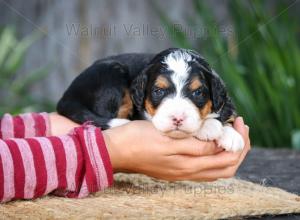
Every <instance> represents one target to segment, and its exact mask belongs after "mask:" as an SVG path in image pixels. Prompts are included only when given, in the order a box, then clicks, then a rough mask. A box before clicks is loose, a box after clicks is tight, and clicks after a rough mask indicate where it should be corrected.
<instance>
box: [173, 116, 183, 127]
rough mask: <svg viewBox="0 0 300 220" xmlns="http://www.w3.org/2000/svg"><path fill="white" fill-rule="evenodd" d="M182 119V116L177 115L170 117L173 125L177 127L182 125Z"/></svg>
mask: <svg viewBox="0 0 300 220" xmlns="http://www.w3.org/2000/svg"><path fill="white" fill-rule="evenodd" d="M183 120H184V117H178V116H173V117H172V121H173V125H175V126H177V127H178V126H180V125H182V122H183Z"/></svg>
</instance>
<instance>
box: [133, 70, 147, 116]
mask: <svg viewBox="0 0 300 220" xmlns="http://www.w3.org/2000/svg"><path fill="white" fill-rule="evenodd" d="M147 80H148V77H147V74H146V70H144V71H143V72H142V73H141V74H139V75H138V76H137V77H136V78H135V79H134V80H133V81H132V83H131V86H130V94H131V99H132V101H133V103H134V105H135V106H136V107H137V110H139V111H141V110H142V107H143V102H144V98H145V92H146V85H147Z"/></svg>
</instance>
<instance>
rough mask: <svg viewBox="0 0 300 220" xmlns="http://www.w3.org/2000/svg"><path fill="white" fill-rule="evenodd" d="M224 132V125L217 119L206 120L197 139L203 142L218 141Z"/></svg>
mask: <svg viewBox="0 0 300 220" xmlns="http://www.w3.org/2000/svg"><path fill="white" fill-rule="evenodd" d="M222 132H223V125H222V123H221V122H220V121H218V120H217V119H213V118H209V119H206V120H205V121H204V122H203V124H202V126H201V128H200V130H199V131H198V133H197V134H196V137H197V138H198V139H200V140H202V141H212V140H217V139H219V138H220V137H221V135H222Z"/></svg>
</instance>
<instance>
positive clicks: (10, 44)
mask: <svg viewBox="0 0 300 220" xmlns="http://www.w3.org/2000/svg"><path fill="white" fill-rule="evenodd" d="M41 36H42V34H40V33H39V32H33V33H32V34H30V35H28V36H27V37H25V38H23V39H21V40H19V39H17V37H16V31H15V29H14V28H13V27H10V26H7V27H4V28H3V29H2V30H0V48H1V50H0V115H2V114H4V113H5V112H10V113H13V114H17V113H21V112H23V111H26V110H29V109H30V110H31V111H41V110H42V111H47V110H50V109H53V104H52V103H51V102H50V101H48V100H42V101H40V100H37V99H36V97H34V96H33V95H32V94H31V93H30V89H31V88H32V86H33V85H35V84H36V83H37V82H38V81H40V80H41V79H43V78H45V77H46V76H47V74H48V73H49V69H50V65H49V64H48V65H46V66H44V67H40V68H37V69H34V70H32V71H31V72H28V73H26V74H24V73H20V70H21V68H22V65H23V63H24V60H25V57H26V54H27V51H28V49H29V48H30V46H31V45H32V44H34V43H35V42H36V41H38V40H39V39H40V38H41Z"/></svg>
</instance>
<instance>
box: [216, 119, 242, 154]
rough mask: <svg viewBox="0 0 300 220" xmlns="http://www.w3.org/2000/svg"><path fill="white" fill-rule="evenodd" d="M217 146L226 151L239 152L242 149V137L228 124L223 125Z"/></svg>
mask: <svg viewBox="0 0 300 220" xmlns="http://www.w3.org/2000/svg"><path fill="white" fill-rule="evenodd" d="M217 143H218V145H219V146H221V147H223V148H224V149H225V150H227V151H233V152H237V151H241V150H243V148H244V145H245V143H244V140H243V138H242V136H241V135H240V134H239V133H238V132H237V131H236V130H235V129H234V128H233V127H232V126H231V125H229V124H227V125H224V127H223V132H222V135H221V136H220V137H219V138H218V139H217Z"/></svg>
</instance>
